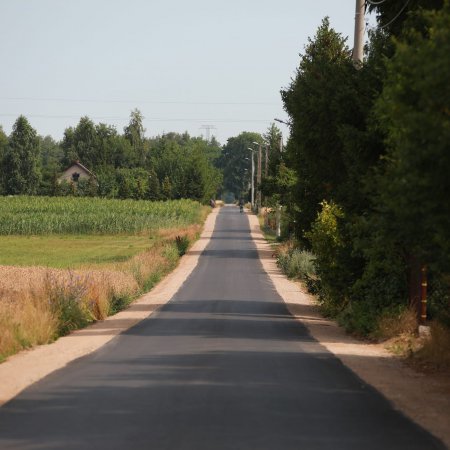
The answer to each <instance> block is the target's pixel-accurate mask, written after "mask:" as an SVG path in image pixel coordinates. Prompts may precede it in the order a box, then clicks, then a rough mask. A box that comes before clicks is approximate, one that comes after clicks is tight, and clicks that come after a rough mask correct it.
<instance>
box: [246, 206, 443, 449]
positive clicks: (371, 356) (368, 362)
mask: <svg viewBox="0 0 450 450" xmlns="http://www.w3.org/2000/svg"><path fill="white" fill-rule="evenodd" d="M248 219H249V222H250V227H251V233H252V238H253V240H254V242H255V245H256V247H257V249H258V254H259V258H260V260H261V263H262V265H263V268H264V270H265V271H266V273H267V274H268V276H269V277H270V279H271V281H272V283H273V284H274V286H275V289H276V290H277V292H278V294H279V295H280V296H281V298H282V299H283V300H284V301H285V303H286V305H287V307H288V309H289V311H290V312H291V314H292V315H293V316H295V317H296V319H298V320H299V321H301V322H302V323H303V324H304V325H305V326H306V327H307V328H308V330H309V332H310V333H311V335H312V336H313V337H314V338H315V339H316V340H317V341H319V343H320V344H322V345H323V346H324V347H326V348H327V350H328V351H330V352H331V353H333V354H334V355H335V356H336V357H337V358H339V359H340V360H341V361H342V363H343V364H345V365H346V366H347V367H348V368H350V369H351V370H352V371H353V372H354V373H355V374H356V375H358V376H359V377H360V378H361V379H362V380H364V381H365V382H366V383H368V384H370V385H371V386H373V387H374V388H375V389H377V390H378V391H379V392H381V393H382V394H383V395H384V397H385V398H386V399H388V400H389V401H390V402H391V403H392V405H393V406H394V408H395V409H397V410H399V411H401V412H402V413H403V414H405V415H406V416H408V417H409V418H411V419H412V420H413V421H414V422H416V423H417V424H419V425H420V426H422V427H423V428H425V429H426V430H428V431H429V432H430V433H432V434H434V435H435V436H436V437H438V438H439V439H441V440H442V441H443V442H444V443H445V445H446V446H447V447H449V448H450V380H448V379H447V378H446V377H443V376H439V375H425V374H422V373H419V372H416V371H414V370H412V369H410V368H408V367H406V366H405V365H404V364H403V363H402V361H401V360H399V359H398V358H396V357H395V356H393V355H392V354H391V353H389V352H388V351H387V350H386V349H384V348H383V346H382V344H370V343H366V342H362V341H359V340H357V339H355V338H352V337H351V336H349V335H347V334H346V333H345V332H344V331H343V329H342V328H340V327H339V326H338V325H337V324H336V323H335V322H333V321H331V320H327V319H325V318H324V317H322V316H321V315H320V313H319V312H318V309H317V307H316V306H315V302H314V298H313V297H312V296H311V295H310V294H308V293H307V292H306V290H305V288H304V287H303V286H302V285H301V284H300V283H298V282H294V281H290V280H288V279H287V278H286V277H285V275H283V273H282V272H281V270H280V269H279V268H278V267H277V264H276V260H275V258H273V257H272V253H273V251H272V248H271V246H270V244H268V243H267V241H266V240H265V239H264V235H263V234H262V232H261V230H260V226H259V221H258V218H257V217H256V216H255V215H253V214H248Z"/></svg>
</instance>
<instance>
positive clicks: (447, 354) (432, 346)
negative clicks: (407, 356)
mask: <svg viewBox="0 0 450 450" xmlns="http://www.w3.org/2000/svg"><path fill="white" fill-rule="evenodd" d="M414 360H416V361H417V362H419V363H420V364H421V365H422V367H423V368H427V369H433V370H450V330H449V329H448V328H447V327H445V326H444V325H442V324H441V323H439V322H433V323H432V324H431V337H430V338H429V339H425V341H424V343H423V345H422V347H421V348H420V350H418V351H417V352H416V353H415V354H414Z"/></svg>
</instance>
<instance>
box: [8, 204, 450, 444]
mask: <svg viewBox="0 0 450 450" xmlns="http://www.w3.org/2000/svg"><path fill="white" fill-rule="evenodd" d="M443 448H445V447H444V446H443V445H442V444H441V443H440V442H439V441H437V440H436V439H435V438H434V437H433V436H431V435H430V434H429V433H428V432H426V431H425V430H423V429H421V428H420V427H418V426H417V425H416V424H414V423H413V422H411V421H410V420H409V419H407V418H406V417H405V416H403V415H402V414H401V413H399V412H398V411H395V410H394V409H393V408H392V406H391V405H390V403H389V402H388V401H386V400H385V399H384V398H383V397H382V396H381V395H380V394H379V393H378V392H377V391H375V390H374V389H373V388H371V387H370V386H368V385H367V384H365V383H364V382H363V381H361V380H360V379H359V378H358V377H357V376H356V375H354V374H353V372H351V371H350V370H349V369H347V368H346V367H345V366H344V365H343V364H342V363H341V362H340V361H339V360H338V359H337V358H336V357H334V356H333V355H332V354H331V353H329V352H328V351H327V350H326V349H325V348H324V347H323V346H321V345H320V344H319V343H318V342H317V341H315V340H314V339H313V338H312V337H311V336H310V335H309V333H308V331H307V329H306V328H305V327H304V326H302V324H301V323H300V322H299V321H297V320H295V319H294V318H293V317H292V316H291V315H290V313H289V312H288V310H287V309H286V306H285V304H284V302H283V301H282V299H281V298H280V297H279V296H278V294H277V293H276V291H275V289H274V287H273V285H272V283H271V281H270V278H269V277H268V276H267V274H266V273H265V272H264V270H263V267H262V265H261V263H260V260H259V259H258V253H257V250H256V247H255V245H254V242H253V241H252V237H251V234H250V228H249V222H248V219H247V216H246V215H245V214H240V213H239V209H238V208H236V207H229V206H227V207H223V208H222V209H221V211H220V213H219V216H218V218H217V221H216V227H215V230H214V233H213V235H212V239H211V241H210V243H209V244H208V246H207V247H206V249H205V251H204V252H203V253H202V255H201V257H200V260H199V263H198V265H197V267H196V268H195V270H194V271H193V273H192V274H191V275H190V276H189V278H188V279H187V280H186V282H185V283H184V284H183V286H182V287H181V289H180V290H179V291H178V292H177V294H176V295H175V296H174V297H173V298H172V300H171V301H170V302H169V303H167V304H166V305H165V306H163V307H162V308H161V309H159V310H158V311H156V312H155V313H154V314H153V315H152V316H150V317H149V318H147V319H145V320H143V321H142V322H140V323H139V324H138V325H136V326H134V327H133V328H130V329H129V330H128V331H126V332H125V333H123V334H121V335H120V336H118V337H116V338H114V339H113V340H112V341H110V342H109V343H108V344H107V345H105V346H104V347H102V348H101V349H100V350H98V351H96V352H95V353H92V354H90V355H88V356H85V357H83V358H81V359H78V360H76V361H74V362H72V363H70V364H69V365H67V366H66V367H65V368H63V369H61V370H59V371H56V372H54V373H52V374H51V375H49V376H47V377H46V378H44V379H43V380H41V381H40V382H38V383H36V384H34V385H32V386H31V387H29V388H28V389H26V390H25V391H23V392H22V393H21V394H20V395H18V396H17V397H15V398H14V399H13V400H11V401H10V402H8V403H7V404H5V405H4V406H3V407H1V408H0V449H27V450H28V449H47V450H48V449H64V450H71V449H96V450H100V449H105V450H113V449H155V450H166V449H167V450H169V449H170V450H225V449H226V450H241V449H242V450H269V449H270V450H277V449H280V450H300V449H306V450H316V449H317V450H319V449H320V450H325V449H329V450H338V449H343V450H344V449H345V450H350V449H355V450H363V449H364V450H371V449H373V450H381V449H382V450H391V449H392V450H399V449H404V450H419V449H421V450H430V449H443Z"/></svg>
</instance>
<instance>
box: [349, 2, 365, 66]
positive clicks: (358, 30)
mask: <svg viewBox="0 0 450 450" xmlns="http://www.w3.org/2000/svg"><path fill="white" fill-rule="evenodd" d="M364 13H365V1H364V0H356V8H355V39H354V44H353V53H352V59H353V64H354V65H355V67H357V68H359V67H361V66H362V63H363V50H364Z"/></svg>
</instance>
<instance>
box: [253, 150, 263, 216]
mask: <svg viewBox="0 0 450 450" xmlns="http://www.w3.org/2000/svg"><path fill="white" fill-rule="evenodd" d="M253 144H255V145H257V146H258V168H257V173H256V182H257V185H258V194H257V200H256V203H257V205H256V209H257V211H258V212H259V210H260V209H261V169H262V167H261V159H262V153H261V151H262V148H261V144H260V143H259V142H253Z"/></svg>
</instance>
